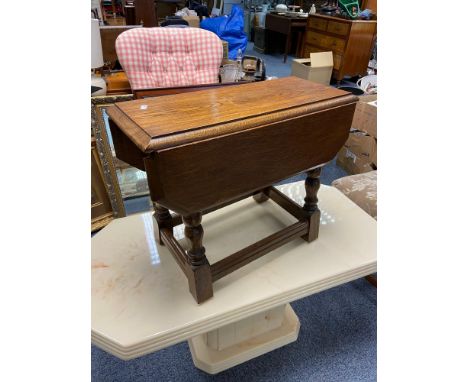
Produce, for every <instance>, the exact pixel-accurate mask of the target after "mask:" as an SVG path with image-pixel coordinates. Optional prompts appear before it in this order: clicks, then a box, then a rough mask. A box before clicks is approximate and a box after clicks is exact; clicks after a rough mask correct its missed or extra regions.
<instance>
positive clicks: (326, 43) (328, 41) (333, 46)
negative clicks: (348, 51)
mask: <svg viewBox="0 0 468 382" xmlns="http://www.w3.org/2000/svg"><path fill="white" fill-rule="evenodd" d="M345 45H346V41H345V40H342V39H339V38H335V37H330V36H325V38H323V39H321V41H320V46H323V47H324V48H328V49H330V50H333V52H339V53H343V52H344V47H345Z"/></svg>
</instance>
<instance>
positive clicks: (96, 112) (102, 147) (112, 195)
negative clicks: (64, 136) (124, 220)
mask: <svg viewBox="0 0 468 382" xmlns="http://www.w3.org/2000/svg"><path fill="white" fill-rule="evenodd" d="M133 99H134V97H133V94H123V95H112V96H97V97H91V134H92V136H94V138H95V139H96V148H97V152H98V154H99V159H100V161H101V164H102V172H103V179H104V183H105V186H106V190H107V193H108V195H109V199H110V203H111V206H112V211H113V215H114V217H115V218H118V217H124V216H125V215H126V214H125V206H124V203H123V198H122V193H121V190H120V185H119V180H118V177H117V172H116V168H115V164H114V156H113V154H112V148H111V145H110V139H109V138H110V137H109V136H108V133H107V128H106V114H105V109H106V108H107V107H108V106H110V105H112V104H114V103H116V102H123V101H131V100H133Z"/></svg>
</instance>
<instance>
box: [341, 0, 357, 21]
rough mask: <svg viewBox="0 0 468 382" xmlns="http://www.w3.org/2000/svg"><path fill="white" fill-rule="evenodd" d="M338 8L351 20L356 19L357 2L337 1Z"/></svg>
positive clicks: (352, 0) (351, 0) (355, 0)
mask: <svg viewBox="0 0 468 382" xmlns="http://www.w3.org/2000/svg"><path fill="white" fill-rule="evenodd" d="M338 6H339V7H340V8H341V10H342V11H343V12H344V13H345V14H347V15H348V16H349V17H351V18H352V19H356V18H357V17H358V16H359V12H360V9H359V3H358V0H338Z"/></svg>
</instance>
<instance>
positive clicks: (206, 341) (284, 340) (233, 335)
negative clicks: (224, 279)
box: [188, 304, 300, 374]
mask: <svg viewBox="0 0 468 382" xmlns="http://www.w3.org/2000/svg"><path fill="white" fill-rule="evenodd" d="M299 328H300V323H299V319H298V318H297V316H296V314H295V313H294V310H293V309H292V307H291V305H289V304H285V305H281V306H278V307H276V308H273V309H270V310H267V311H265V312H261V313H258V314H256V315H253V316H251V317H248V318H245V319H243V320H241V321H238V322H234V323H232V324H229V325H226V326H223V327H221V328H219V329H216V330H213V331H211V332H208V333H204V334H201V335H199V336H196V337H193V338H191V339H189V341H188V343H189V346H190V352H191V353H192V359H193V363H194V364H195V366H196V367H197V368H199V369H201V370H203V371H205V372H207V373H209V374H216V373H219V372H221V371H224V370H227V369H229V368H231V367H233V366H237V365H239V364H241V363H243V362H246V361H248V360H251V359H253V358H255V357H258V356H260V355H262V354H265V353H268V352H270V351H272V350H275V349H277V348H279V347H281V346H284V345H287V344H289V343H291V342H294V341H296V340H297V336H298V334H299Z"/></svg>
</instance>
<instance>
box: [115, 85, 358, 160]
mask: <svg viewBox="0 0 468 382" xmlns="http://www.w3.org/2000/svg"><path fill="white" fill-rule="evenodd" d="M332 101H335V102H332ZM321 102H327V104H328V106H327V105H319V104H320V103H321ZM351 102H355V98H353V97H352V96H350V95H349V93H347V92H344V91H341V90H338V89H335V88H332V87H329V86H324V85H320V84H316V83H313V82H310V81H306V80H303V79H299V78H297V77H286V78H281V79H277V80H272V81H262V82H256V83H252V84H246V85H243V86H238V87H226V88H224V87H221V88H213V89H207V90H201V91H198V92H192V93H184V94H177V95H170V96H165V97H162V98H151V99H140V100H135V101H130V102H120V103H119V104H116V105H114V106H113V107H111V108H109V109H108V114H109V115H110V116H111V118H112V119H114V120H115V121H116V122H117V121H119V123H118V124H119V127H120V128H121V129H122V130H124V131H125V133H126V134H127V135H128V136H129V137H130V138H131V139H132V141H133V142H134V143H135V144H136V145H137V146H138V147H139V148H140V149H141V150H142V151H146V152H149V151H152V150H154V149H157V148H161V147H164V146H166V147H169V146H175V145H177V144H181V143H188V142H192V141H196V140H198V139H200V138H204V137H207V138H208V137H209V136H210V134H212V133H214V135H221V134H222V133H227V132H234V131H239V130H243V129H246V128H249V127H253V126H255V125H258V123H257V124H255V119H254V118H257V122H265V119H264V117H266V116H268V115H270V114H272V113H277V112H278V111H292V109H294V108H298V107H301V106H302V107H304V106H308V107H311V106H314V105H315V106H316V107H317V108H318V109H324V108H327V107H329V106H330V105H331V106H339V105H342V104H346V103H351ZM299 114H304V111H301V112H300V113H299ZM258 117H262V118H260V119H258ZM281 118H283V117H282V116H281ZM249 119H250V120H251V124H249V123H246V121H247V120H249ZM239 121H242V123H239ZM229 124H230V125H229ZM212 127H218V129H210V132H208V135H206V134H203V133H202V134H201V135H200V134H198V133H197V134H195V135H193V136H186V135H184V134H183V133H187V132H190V131H194V130H200V129H207V128H212Z"/></svg>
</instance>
